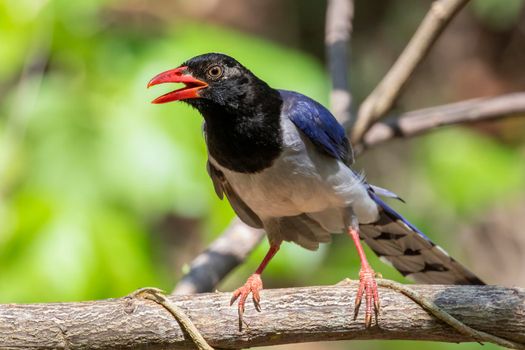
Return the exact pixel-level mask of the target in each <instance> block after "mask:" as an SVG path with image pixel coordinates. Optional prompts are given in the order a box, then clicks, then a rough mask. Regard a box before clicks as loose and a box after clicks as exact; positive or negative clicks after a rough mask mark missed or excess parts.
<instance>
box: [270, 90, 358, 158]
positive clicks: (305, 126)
mask: <svg viewBox="0 0 525 350" xmlns="http://www.w3.org/2000/svg"><path fill="white" fill-rule="evenodd" d="M279 92H280V93H281V97H282V98H283V110H282V112H283V113H284V115H286V116H287V117H288V118H290V120H291V121H292V122H293V123H294V124H295V126H296V127H297V128H298V129H299V130H301V131H302V132H303V133H304V134H305V135H306V136H307V137H308V138H309V139H310V141H312V143H313V144H314V145H316V146H317V148H318V149H319V150H320V151H321V152H323V153H326V154H328V155H330V156H332V157H334V158H336V159H339V160H341V161H343V162H344V163H346V164H348V165H349V164H351V163H352V162H353V155H352V149H351V148H350V143H349V142H348V138H347V137H346V133H345V130H344V128H343V127H342V126H341V124H339V122H338V121H337V120H336V119H335V117H334V116H333V115H332V113H330V111H328V110H327V109H326V108H325V107H323V106H322V105H321V104H320V103H318V102H316V101H314V100H312V99H311V98H309V97H306V96H304V95H301V94H299V93H297V92H293V91H286V90H279Z"/></svg>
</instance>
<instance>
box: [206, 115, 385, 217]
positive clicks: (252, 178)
mask: <svg viewBox="0 0 525 350" xmlns="http://www.w3.org/2000/svg"><path fill="white" fill-rule="evenodd" d="M281 126H282V130H283V141H284V150H283V152H282V154H281V155H280V157H279V158H278V159H276V160H275V161H274V163H273V164H272V166H271V167H269V168H266V169H265V170H263V171H261V172H259V173H255V174H244V173H237V172H234V171H231V170H229V169H226V168H224V167H222V166H221V165H219V164H218V163H217V162H216V161H215V160H214V159H213V158H211V157H210V161H211V162H212V163H213V165H214V166H216V167H217V168H219V169H220V170H221V171H222V172H223V173H224V175H225V177H226V179H227V180H228V182H229V183H230V184H231V186H232V187H233V188H234V190H235V192H236V193H237V194H238V195H239V196H240V197H241V198H242V199H243V201H244V202H245V203H246V204H247V205H248V206H249V207H250V208H251V209H252V210H253V211H254V212H255V213H256V214H257V215H258V216H259V217H260V218H261V219H262V220H263V221H265V220H267V219H270V218H276V217H282V216H293V215H299V214H301V213H320V212H324V211H327V210H330V209H331V210H330V211H332V212H333V209H334V208H341V214H342V215H341V220H343V215H344V212H345V208H347V207H352V208H353V210H354V212H355V213H356V214H357V216H358V219H359V221H360V222H362V223H366V222H372V221H374V220H376V219H377V217H378V211H377V206H376V204H375V203H374V202H373V201H372V200H371V199H370V197H369V196H368V194H367V192H366V188H365V186H364V185H363V183H362V181H361V179H360V178H359V176H357V175H356V174H355V173H354V172H353V171H352V170H351V169H350V168H348V167H347V166H346V165H345V164H343V163H342V162H341V161H338V160H336V159H334V158H332V157H329V156H327V155H325V154H322V153H320V152H319V151H318V150H317V149H316V147H315V146H314V145H313V144H312V143H311V142H310V141H309V140H308V139H307V137H306V136H304V135H303V134H302V133H301V132H300V131H299V130H298V129H297V128H296V127H295V125H294V124H293V123H292V122H291V121H290V120H289V119H288V118H286V117H283V118H282V119H281ZM256 156H257V155H254V157H256ZM332 224H334V223H332ZM340 224H341V225H343V223H340ZM330 226H331V225H330ZM338 226H339V224H338Z"/></svg>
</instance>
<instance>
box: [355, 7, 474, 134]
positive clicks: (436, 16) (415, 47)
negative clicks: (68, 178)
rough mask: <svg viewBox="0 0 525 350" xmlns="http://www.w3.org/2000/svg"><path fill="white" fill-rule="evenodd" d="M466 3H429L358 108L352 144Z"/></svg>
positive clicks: (385, 109) (388, 106)
mask: <svg viewBox="0 0 525 350" xmlns="http://www.w3.org/2000/svg"><path fill="white" fill-rule="evenodd" d="M467 2H468V0H436V1H434V3H432V6H431V8H430V10H429V11H428V13H427V15H426V16H425V18H424V19H423V21H422V22H421V24H420V25H419V28H418V29H417V31H416V33H415V34H414V36H413V37H412V39H410V42H409V43H408V45H407V46H406V48H405V49H404V50H403V52H402V53H401V55H400V56H399V58H398V59H397V61H396V62H395V63H394V65H393V66H392V68H390V70H389V71H388V73H387V74H386V75H385V76H384V78H383V80H381V82H380V83H379V84H378V85H377V87H376V88H375V89H374V91H372V93H371V94H370V95H369V96H368V97H367V98H366V100H365V101H364V102H363V103H362V104H361V106H360V107H359V112H358V114H357V120H356V123H355V125H354V128H353V130H352V141H353V142H354V143H359V142H360V141H361V138H362V137H363V135H364V134H365V132H366V131H367V130H368V129H369V128H370V126H371V125H372V124H373V123H374V122H375V121H376V120H378V119H380V118H381V117H382V116H384V115H385V114H386V113H387V112H388V111H389V110H390V109H391V108H392V106H393V104H394V102H395V101H396V99H397V98H398V97H399V95H400V94H401V91H402V89H403V87H404V86H405V84H406V82H407V81H408V79H409V78H410V77H411V76H412V74H413V73H414V71H415V70H416V68H417V66H418V65H419V63H420V62H421V61H422V60H423V58H425V56H426V55H427V53H428V52H429V51H430V48H431V47H432V45H433V44H434V42H435V41H436V39H437V38H438V37H439V35H440V34H441V33H442V32H443V30H444V29H445V27H446V26H447V24H448V23H449V22H450V20H451V19H452V18H453V17H454V15H455V14H456V13H457V12H458V11H459V10H460V9H461V8H462V7H463V6H465V5H466V4H467Z"/></svg>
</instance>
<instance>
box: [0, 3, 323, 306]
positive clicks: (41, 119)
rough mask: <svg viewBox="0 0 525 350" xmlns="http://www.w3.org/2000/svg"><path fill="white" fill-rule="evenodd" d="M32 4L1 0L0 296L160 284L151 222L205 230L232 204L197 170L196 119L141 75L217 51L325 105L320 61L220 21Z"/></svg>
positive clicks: (218, 224) (56, 295) (74, 294)
mask: <svg viewBox="0 0 525 350" xmlns="http://www.w3.org/2000/svg"><path fill="white" fill-rule="evenodd" d="M34 5H35V3H34V2H33V1H17V2H2V3H1V4H0V30H1V31H2V46H1V47H0V55H1V57H2V59H3V61H2V65H0V77H1V78H2V79H1V80H2V81H6V82H8V83H6V85H5V92H4V96H3V100H2V104H1V105H0V110H1V112H2V118H1V119H0V142H1V143H2V145H4V146H6V147H5V150H3V153H2V154H1V156H0V160H2V161H3V163H2V162H0V164H3V169H0V170H1V171H0V188H1V191H0V192H1V193H3V196H2V197H1V198H0V201H1V202H0V222H1V223H2V225H1V226H0V265H1V266H2V268H1V270H0V283H1V285H2V288H1V289H0V301H4V302H30V301H50V300H62V301H66V300H82V299H93V298H103V297H111V296H119V295H123V294H126V293H128V292H130V291H131V290H133V289H135V288H138V287H140V286H144V285H156V286H160V287H163V288H166V289H170V288H171V287H172V286H171V285H170V280H171V278H170V277H169V276H167V275H166V268H165V267H158V266H154V259H153V257H154V254H155V252H154V251H153V248H152V247H151V246H150V240H151V234H152V233H153V232H154V230H155V229H154V228H153V227H154V226H153V225H152V223H153V222H155V221H156V220H157V219H158V218H160V217H162V216H163V215H166V214H168V213H176V214H177V215H181V216H192V217H202V218H204V220H205V225H204V226H205V228H206V229H207V230H206V231H207V234H208V239H211V238H212V235H215V234H217V233H218V232H219V231H220V230H221V229H222V228H223V227H224V226H225V225H226V224H227V223H228V222H229V220H230V219H231V218H232V217H233V213H232V210H231V209H230V207H229V205H228V204H227V202H225V201H224V202H221V201H219V200H218V199H217V198H216V196H215V193H214V192H213V189H212V186H211V183H210V181H209V179H208V176H207V174H206V171H205V161H206V151H205V147H204V142H203V139H202V132H201V123H202V120H201V118H200V116H198V114H197V113H196V112H195V111H193V110H191V109H190V108H189V107H187V106H185V105H182V104H169V105H165V106H153V105H151V104H150V103H149V101H151V100H152V99H153V98H154V97H156V96H158V95H160V94H161V93H162V91H161V90H162V88H155V89H151V91H147V90H146V83H147V81H148V80H149V79H150V78H151V77H152V76H154V75H155V74H157V73H158V72H160V71H163V70H166V69H169V68H173V67H175V66H177V65H179V64H180V63H181V62H183V61H184V60H186V59H187V58H189V57H192V56H194V55H197V54H201V53H205V52H209V51H219V52H225V53H228V54H230V55H233V56H235V57H237V58H238V59H239V60H240V61H242V62H244V63H245V64H246V65H247V66H249V67H250V68H251V69H252V70H253V71H254V72H256V73H257V74H258V75H260V76H261V77H263V78H264V79H265V80H267V81H268V82H269V83H270V84H272V85H273V86H276V87H282V88H289V89H295V90H299V91H303V92H304V93H306V94H309V95H311V96H313V97H315V98H317V99H319V100H321V101H323V102H326V97H327V96H326V91H327V81H326V78H325V75H324V72H323V69H322V67H321V66H320V65H319V63H317V62H315V61H314V60H312V59H311V58H308V57H306V56H304V55H301V54H298V53H296V52H294V51H292V50H289V49H284V48H281V47H278V46H275V45H273V44H270V43H268V42H266V41H263V40H261V39H257V38H254V37H248V36H245V35H241V34H238V33H236V32H233V31H228V30H225V29H222V28H217V27H211V26H205V25H202V24H195V23H183V24H180V25H178V26H173V27H171V28H164V29H162V30H160V29H159V28H156V29H155V30H153V29H152V30H151V31H138V30H136V29H134V28H133V27H127V26H124V27H123V26H120V25H118V24H107V23H104V22H103V21H102V19H101V18H102V17H101V15H100V11H102V10H103V5H104V2H103V1H98V2H80V3H77V2H75V3H72V2H68V1H53V2H47V3H46V2H44V3H42V4H41V5H40V6H34ZM46 51H48V53H47V55H46ZM41 55H44V57H41ZM45 56H48V58H49V64H48V68H47V70H46V71H45V74H44V75H43V76H41V75H40V74H38V73H35V74H33V75H26V76H25V78H24V80H23V82H22V83H20V84H26V85H27V86H30V87H31V90H30V91H29V92H28V91H26V90H23V89H22V91H21V92H20V91H19V88H18V86H19V85H18V83H17V80H18V79H19V76H20V72H21V71H23V70H24V69H26V68H24V67H26V65H28V64H31V62H32V61H33V60H41V59H44V60H45V59H46V57H45ZM28 62H29V63H28ZM282 62H293V64H287V65H283V64H280V63H282ZM163 88H164V89H171V88H172V87H163ZM296 252H297V251H296V250H294V253H290V254H297V253H296ZM299 254H302V253H299ZM288 255H289V254H288V253H284V254H283V256H284V257H287V256H288ZM300 264H301V263H300V262H297V266H299V265H300ZM292 266H293V264H292Z"/></svg>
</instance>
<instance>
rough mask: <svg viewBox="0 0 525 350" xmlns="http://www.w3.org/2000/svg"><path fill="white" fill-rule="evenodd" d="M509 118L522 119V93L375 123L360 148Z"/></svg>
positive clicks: (524, 107) (524, 99) (524, 104)
mask: <svg viewBox="0 0 525 350" xmlns="http://www.w3.org/2000/svg"><path fill="white" fill-rule="evenodd" d="M511 116H525V92H516V93H512V94H507V95H502V96H496V97H486V98H476V99H472V100H467V101H461V102H456V103H451V104H446V105H442V106H437V107H431V108H425V109H419V110H416V111H412V112H408V113H403V114H401V115H400V116H399V117H397V118H394V119H391V120H387V121H384V122H379V123H375V124H374V125H373V126H372V128H370V130H369V131H368V132H367V133H366V134H365V136H364V138H363V144H362V146H364V147H365V148H367V147H370V146H374V145H377V144H380V143H383V142H386V141H389V140H391V139H393V138H398V137H402V138H407V137H413V136H416V135H420V134H423V133H427V132H429V131H434V130H435V129H438V128H441V127H443V126H448V125H455V124H467V123H474V122H480V121H487V120H495V119H503V118H506V117H511Z"/></svg>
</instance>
